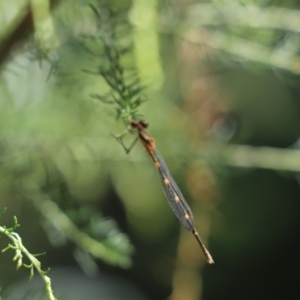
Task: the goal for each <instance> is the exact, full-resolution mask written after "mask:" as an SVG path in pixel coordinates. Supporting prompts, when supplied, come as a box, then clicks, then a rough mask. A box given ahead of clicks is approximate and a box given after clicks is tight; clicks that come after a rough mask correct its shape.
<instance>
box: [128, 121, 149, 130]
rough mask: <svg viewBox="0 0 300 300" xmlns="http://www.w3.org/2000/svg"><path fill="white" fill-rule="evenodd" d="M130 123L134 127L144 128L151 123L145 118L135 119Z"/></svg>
mask: <svg viewBox="0 0 300 300" xmlns="http://www.w3.org/2000/svg"><path fill="white" fill-rule="evenodd" d="M130 125H131V127H132V128H133V129H138V130H142V129H145V128H147V127H148V125H149V123H148V122H147V121H145V120H139V121H138V120H133V121H131V122H130Z"/></svg>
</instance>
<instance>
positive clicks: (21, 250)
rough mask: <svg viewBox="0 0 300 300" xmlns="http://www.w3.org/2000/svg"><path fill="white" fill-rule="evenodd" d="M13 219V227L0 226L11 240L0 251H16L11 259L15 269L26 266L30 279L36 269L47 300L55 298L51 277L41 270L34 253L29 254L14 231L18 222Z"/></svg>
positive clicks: (0, 229) (1, 230) (54, 299)
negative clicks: (14, 263) (27, 262)
mask: <svg viewBox="0 0 300 300" xmlns="http://www.w3.org/2000/svg"><path fill="white" fill-rule="evenodd" d="M14 220H15V225H14V227H13V228H5V227H2V226H0V233H2V234H4V235H6V236H7V237H8V238H9V239H10V240H11V241H12V245H11V244H8V246H7V247H6V248H5V249H3V250H2V252H5V251H7V250H9V249H13V250H14V251H15V252H16V255H15V256H14V258H13V261H17V269H19V268H20V267H22V266H24V267H26V268H30V269H31V271H30V279H32V277H33V275H34V269H35V270H37V272H38V273H39V274H40V276H41V277H42V279H43V281H44V283H45V289H46V294H47V297H48V299H49V300H57V299H56V298H55V297H54V295H53V290H52V288H51V279H50V278H49V277H48V276H46V274H47V273H48V271H49V270H48V271H43V270H42V269H41V262H40V261H39V260H38V259H36V257H35V256H37V255H34V254H31V253H30V252H29V251H28V250H27V249H26V248H25V246H24V245H23V243H22V239H21V237H20V236H19V235H18V234H17V233H16V232H14V230H15V229H16V228H17V227H18V225H19V224H18V222H17V218H16V217H15V218H14ZM23 254H24V255H25V256H26V257H27V258H28V259H29V261H30V262H31V264H30V265H26V264H24V263H23Z"/></svg>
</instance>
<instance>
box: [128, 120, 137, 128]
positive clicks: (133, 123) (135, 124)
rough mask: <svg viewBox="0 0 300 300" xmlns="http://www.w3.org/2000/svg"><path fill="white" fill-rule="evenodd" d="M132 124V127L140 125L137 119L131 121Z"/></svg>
mask: <svg viewBox="0 0 300 300" xmlns="http://www.w3.org/2000/svg"><path fill="white" fill-rule="evenodd" d="M130 125H131V127H132V128H137V127H138V126H139V122H138V121H136V120H133V121H131V122H130Z"/></svg>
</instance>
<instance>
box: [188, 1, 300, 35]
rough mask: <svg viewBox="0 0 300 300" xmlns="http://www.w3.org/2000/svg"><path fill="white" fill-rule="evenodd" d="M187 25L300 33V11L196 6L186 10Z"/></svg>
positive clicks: (250, 6) (190, 6) (237, 6)
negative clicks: (242, 27)
mask: <svg viewBox="0 0 300 300" xmlns="http://www.w3.org/2000/svg"><path fill="white" fill-rule="evenodd" d="M186 15H187V20H186V25H188V26H191V27H199V26H204V25H222V24H227V25H233V26H245V27H253V28H269V29H281V30H287V31H293V32H297V33H300V11H299V10H296V9H285V8H278V7H272V6H271V7H267V8H262V7H259V6H256V5H237V4H236V3H235V4H230V3H228V2H224V5H222V4H218V5H215V4H208V3H207V4H200V3H199V4H194V5H189V6H188V7H187V9H186Z"/></svg>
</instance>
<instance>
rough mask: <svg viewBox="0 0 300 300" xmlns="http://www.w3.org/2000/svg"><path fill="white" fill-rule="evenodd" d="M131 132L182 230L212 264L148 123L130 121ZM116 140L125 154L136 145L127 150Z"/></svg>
mask: <svg viewBox="0 0 300 300" xmlns="http://www.w3.org/2000/svg"><path fill="white" fill-rule="evenodd" d="M130 125H131V131H135V132H137V133H138V139H139V140H140V141H141V143H142V145H143V146H144V148H145V149H146V151H147V152H148V154H149V155H150V157H151V158H152V160H153V162H154V165H155V167H156V168H157V170H158V172H159V175H160V177H161V180H162V184H163V189H164V192H165V195H166V197H167V200H168V202H169V204H170V206H171V208H172V210H173V212H174V214H175V215H176V217H177V218H178V220H179V221H180V223H181V224H182V226H183V227H184V228H186V229H187V230H188V231H191V232H192V233H193V235H194V236H195V238H196V240H197V242H198V243H199V245H200V247H201V249H202V251H203V254H204V256H205V258H206V261H207V262H208V263H209V264H213V263H214V260H213V258H212V256H211V255H210V253H209V251H208V250H207V248H206V247H205V245H204V243H203V242H202V240H201V238H200V236H199V234H198V232H197V230H196V228H195V225H194V217H193V214H192V211H191V209H190V207H189V205H188V204H187V202H186V201H185V199H184V197H183V195H182V193H181V191H180V190H179V188H178V186H177V184H176V182H175V180H174V179H173V177H172V175H171V174H170V171H169V169H168V167H167V165H166V163H165V161H164V160H163V158H162V156H161V155H160V153H159V152H158V150H157V148H156V147H155V142H154V140H153V138H152V137H151V136H150V135H149V134H148V133H147V132H146V131H145V128H147V127H148V122H147V121H136V120H134V121H131V123H130ZM116 138H117V140H118V141H119V142H120V143H121V145H122V146H123V148H124V149H125V151H126V153H129V152H130V150H131V149H132V147H133V146H134V144H135V143H136V141H137V139H136V140H135V141H134V142H133V143H132V145H131V146H130V147H129V148H128V149H127V148H126V147H125V146H124V144H123V142H122V140H121V138H118V137H116Z"/></svg>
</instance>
